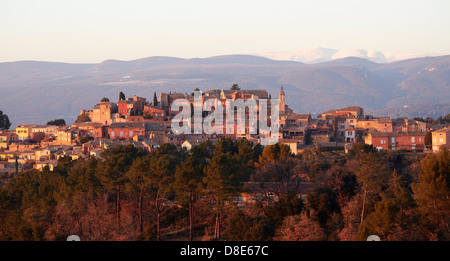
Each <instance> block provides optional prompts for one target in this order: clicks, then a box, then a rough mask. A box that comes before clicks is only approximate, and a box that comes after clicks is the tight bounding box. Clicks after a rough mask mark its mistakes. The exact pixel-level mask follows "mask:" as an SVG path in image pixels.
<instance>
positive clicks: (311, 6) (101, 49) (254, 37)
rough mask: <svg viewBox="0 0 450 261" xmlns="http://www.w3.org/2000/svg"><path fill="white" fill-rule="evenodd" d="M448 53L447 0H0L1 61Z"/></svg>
mask: <svg viewBox="0 0 450 261" xmlns="http://www.w3.org/2000/svg"><path fill="white" fill-rule="evenodd" d="M319 46H320V47H325V48H331V49H368V50H378V51H384V52H427V53H439V54H450V1H448V0H422V1H418V0H378V1H366V0H364V1H361V0H341V1H339V0H306V1H302V0H293V1H289V0H272V1H265V0H259V1H253V0H239V1H234V0H228V1H214V0H209V1H207V0H204V1H203V0H189V1H186V0H184V1H181V0H180V1H179V0H164V1H161V0H160V1H150V0H142V1H140V0H126V1H125V0H115V1H114V0H89V1H87V0H74V1H67V0H45V1H44V0H2V2H1V3H0V62H8V61H18V60H41V61H58V62H76V63H83V62H85V63H98V62H102V61H104V60H107V59H118V60H133V59H138V58H144V57H149V56H174V57H182V58H194V57H200V58H201V57H210V56H215V55H225V54H248V53H261V52H290V51H298V50H303V49H309V48H313V47H319Z"/></svg>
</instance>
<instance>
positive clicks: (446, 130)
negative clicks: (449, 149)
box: [434, 128, 450, 132]
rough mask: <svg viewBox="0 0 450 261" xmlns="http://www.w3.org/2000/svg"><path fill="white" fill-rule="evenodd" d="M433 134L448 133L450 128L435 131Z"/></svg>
mask: <svg viewBox="0 0 450 261" xmlns="http://www.w3.org/2000/svg"><path fill="white" fill-rule="evenodd" d="M434 132H450V128H443V129H439V130H435V131H434Z"/></svg>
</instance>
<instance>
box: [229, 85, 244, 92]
mask: <svg viewBox="0 0 450 261" xmlns="http://www.w3.org/2000/svg"><path fill="white" fill-rule="evenodd" d="M240 89H241V88H240V87H239V85H238V84H237V83H233V85H232V86H231V88H230V90H232V91H239V90H240Z"/></svg>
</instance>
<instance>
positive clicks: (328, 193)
mask: <svg viewBox="0 0 450 261" xmlns="http://www.w3.org/2000/svg"><path fill="white" fill-rule="evenodd" d="M305 210H306V212H307V213H308V214H309V213H312V212H314V213H315V214H316V215H317V220H318V221H319V224H320V225H321V226H322V227H325V226H326V225H327V222H328V221H330V219H331V217H332V215H333V214H334V213H339V212H340V207H339V203H338V201H337V195H336V192H334V191H333V190H332V189H330V188H327V187H319V188H316V189H315V190H314V191H313V192H312V193H310V194H308V196H307V197H306V204H305Z"/></svg>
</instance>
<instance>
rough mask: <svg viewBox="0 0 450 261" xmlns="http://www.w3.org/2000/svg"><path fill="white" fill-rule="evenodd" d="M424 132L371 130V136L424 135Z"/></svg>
mask: <svg viewBox="0 0 450 261" xmlns="http://www.w3.org/2000/svg"><path fill="white" fill-rule="evenodd" d="M425 134H426V132H371V133H369V135H372V137H400V136H425Z"/></svg>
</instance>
